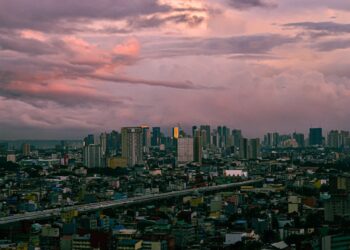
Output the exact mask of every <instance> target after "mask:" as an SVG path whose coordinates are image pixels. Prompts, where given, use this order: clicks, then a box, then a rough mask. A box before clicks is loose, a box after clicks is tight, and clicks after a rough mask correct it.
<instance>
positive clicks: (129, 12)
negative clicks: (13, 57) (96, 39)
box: [0, 0, 204, 33]
mask: <svg viewBox="0 0 350 250" xmlns="http://www.w3.org/2000/svg"><path fill="white" fill-rule="evenodd" d="M0 6H1V8H0V29H33V30H40V31H45V32H49V33H74V32H84V31H89V29H87V28H86V27H84V25H86V24H89V22H91V21H94V20H133V19H135V20H144V21H145V24H144V27H149V26H151V25H152V24H154V25H155V26H159V25H160V24H161V23H162V22H168V21H174V22H179V21H180V20H181V21H184V22H189V25H191V22H195V21H196V20H195V17H190V16H187V15H186V16H184V17H181V14H177V15H175V16H171V17H167V18H159V17H158V16H157V15H158V14H161V13H162V14H164V13H167V14H172V13H178V12H182V11H192V9H191V8H189V9H186V8H183V9H176V8H175V9H173V8H172V7H171V6H169V5H165V4H160V3H159V1H157V0H127V1H125V0H98V1H96V0H84V1H72V0H59V1H57V0H26V1H22V0H11V1H8V0H0ZM202 11H204V10H202ZM148 15H154V16H153V17H152V18H151V19H149V20H147V19H146V17H144V16H148ZM197 22H198V20H197ZM132 23H133V22H132ZM137 24H138V25H137V26H142V25H141V24H140V23H137ZM132 28H135V27H132V26H131V27H108V26H107V27H106V28H102V29H98V31H99V32H102V31H106V32H111V31H112V32H113V33H116V32H118V33H126V32H130V29H132ZM91 31H93V29H92V30H91Z"/></svg>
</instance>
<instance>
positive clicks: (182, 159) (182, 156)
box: [177, 137, 194, 163]
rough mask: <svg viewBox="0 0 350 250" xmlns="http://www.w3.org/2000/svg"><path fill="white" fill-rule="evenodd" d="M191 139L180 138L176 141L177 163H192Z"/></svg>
mask: <svg viewBox="0 0 350 250" xmlns="http://www.w3.org/2000/svg"><path fill="white" fill-rule="evenodd" d="M193 149H194V147H193V138H190V137H180V138H179V139H178V141H177V161H178V162H179V163H186V162H192V161H193Z"/></svg>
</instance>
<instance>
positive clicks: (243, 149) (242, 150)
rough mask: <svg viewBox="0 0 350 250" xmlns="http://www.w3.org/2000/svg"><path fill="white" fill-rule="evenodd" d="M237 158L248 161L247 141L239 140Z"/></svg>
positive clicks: (244, 139)
mask: <svg viewBox="0 0 350 250" xmlns="http://www.w3.org/2000/svg"><path fill="white" fill-rule="evenodd" d="M239 157H240V158H241V159H248V139H246V138H241V141H240V143H239Z"/></svg>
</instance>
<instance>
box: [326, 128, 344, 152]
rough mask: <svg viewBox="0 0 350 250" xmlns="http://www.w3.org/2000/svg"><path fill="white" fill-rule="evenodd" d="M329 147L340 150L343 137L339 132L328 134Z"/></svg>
mask: <svg viewBox="0 0 350 250" xmlns="http://www.w3.org/2000/svg"><path fill="white" fill-rule="evenodd" d="M327 145H328V147H330V148H339V147H340V146H341V137H340V133H339V131H338V130H331V131H330V132H329V133H328V137H327Z"/></svg>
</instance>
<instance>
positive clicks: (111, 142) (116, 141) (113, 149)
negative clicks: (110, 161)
mask: <svg viewBox="0 0 350 250" xmlns="http://www.w3.org/2000/svg"><path fill="white" fill-rule="evenodd" d="M120 146H121V135H120V133H119V132H117V131H114V130H113V131H112V132H111V133H110V134H109V136H108V137H107V148H108V151H109V154H110V155H116V154H117V153H118V152H119V151H120Z"/></svg>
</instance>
